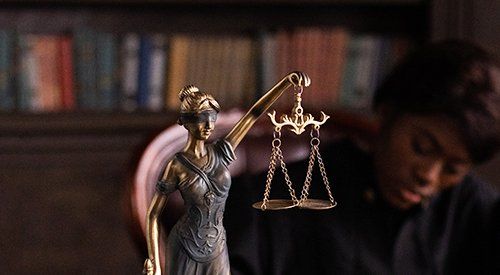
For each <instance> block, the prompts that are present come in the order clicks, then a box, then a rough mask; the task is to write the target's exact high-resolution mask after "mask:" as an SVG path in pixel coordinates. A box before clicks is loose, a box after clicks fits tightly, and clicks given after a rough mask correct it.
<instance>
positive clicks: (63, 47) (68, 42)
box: [59, 36, 76, 110]
mask: <svg viewBox="0 0 500 275" xmlns="http://www.w3.org/2000/svg"><path fill="white" fill-rule="evenodd" d="M59 54H60V65H61V67H60V69H61V71H60V81H61V104H62V108H63V109H64V110H74V109H75V107H76V99H75V91H74V88H73V85H74V84H73V83H74V78H73V74H74V70H73V41H72V38H71V37H69V36H63V37H61V38H60V40H59Z"/></svg>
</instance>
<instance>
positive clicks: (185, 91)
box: [179, 85, 200, 102]
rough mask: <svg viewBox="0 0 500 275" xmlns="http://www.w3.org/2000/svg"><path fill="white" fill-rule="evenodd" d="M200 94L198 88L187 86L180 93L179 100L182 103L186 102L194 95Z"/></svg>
mask: <svg viewBox="0 0 500 275" xmlns="http://www.w3.org/2000/svg"><path fill="white" fill-rule="evenodd" d="M198 92H200V89H198V87H196V86H194V85H187V86H184V88H182V90H181V91H180V92H179V99H180V100H181V102H182V101H184V99H185V98H186V97H187V96H188V95H190V94H192V93H198Z"/></svg>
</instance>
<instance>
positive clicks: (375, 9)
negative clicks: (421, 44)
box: [0, 0, 429, 39]
mask: <svg viewBox="0 0 500 275" xmlns="http://www.w3.org/2000/svg"><path fill="white" fill-rule="evenodd" d="M228 2H230V3H228ZM2 3H4V4H3V6H2V7H1V8H0V28H10V29H15V30H17V31H19V32H34V33H58V32H69V31H72V30H74V29H75V28H78V27H81V26H85V27H90V28H96V29H99V30H102V31H110V32H118V33H120V32H121V33H123V32H164V33H171V32H190V33H199V32H202V33H221V32H223V33H231V32H238V33H241V32H256V31H258V30H260V29H266V30H269V29H270V30H272V29H276V28H290V27H296V26H333V25H335V26H337V25H341V26H348V27H349V28H350V29H351V30H352V31H355V32H376V33H385V34H395V33H396V34H406V35H408V36H411V37H423V38H424V39H425V38H426V37H427V35H426V34H427V33H428V25H429V24H428V22H427V13H428V5H427V3H426V2H425V1H410V0H408V1H389V0H386V1H361V0H359V1H313V2H311V3H310V2H307V1H270V2H267V1H257V2H254V1H234V2H233V1H216V2H211V1H210V2H209V1H147V2H146V4H145V3H144V2H142V1H111V0H110V1H83V2H80V1H41V2H38V1H36V2H35V1H2Z"/></svg>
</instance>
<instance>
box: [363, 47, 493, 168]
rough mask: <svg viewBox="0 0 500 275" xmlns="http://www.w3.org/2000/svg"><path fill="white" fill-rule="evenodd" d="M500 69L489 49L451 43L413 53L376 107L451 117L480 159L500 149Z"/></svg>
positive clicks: (390, 80)
mask: <svg viewBox="0 0 500 275" xmlns="http://www.w3.org/2000/svg"><path fill="white" fill-rule="evenodd" d="M499 68H500V67H499V66H498V61H497V60H494V58H493V57H492V56H490V55H489V54H488V53H487V52H486V51H484V50H482V49H481V48H479V47H477V46H475V45H473V44H470V43H467V42H463V41H445V42H440V43H435V44H431V45H428V46H426V47H423V48H421V49H419V50H417V51H415V52H413V53H412V54H410V55H408V56H407V57H406V58H405V59H404V60H403V61H402V62H401V63H400V64H399V65H398V66H396V68H394V70H393V71H392V73H391V74H389V76H388V77H387V78H386V79H385V81H384V82H383V83H382V85H381V86H380V87H379V89H378V90H377V91H376V92H375V97H374V101H373V107H374V109H375V110H378V109H379V107H381V106H384V107H385V108H386V109H388V110H389V112H390V114H391V115H393V116H399V115H401V114H420V115H436V114H439V115H443V114H444V115H446V116H448V117H450V118H452V119H453V120H455V121H456V122H457V125H459V127H460V130H461V131H462V133H463V138H464V141H465V144H466V146H467V149H468V151H469V153H470V156H471V158H472V160H473V161H474V162H475V163H480V162H483V161H486V160H488V159H490V158H491V157H493V155H494V154H495V153H496V152H497V151H498V150H499V147H500V126H499V124H500V69H499Z"/></svg>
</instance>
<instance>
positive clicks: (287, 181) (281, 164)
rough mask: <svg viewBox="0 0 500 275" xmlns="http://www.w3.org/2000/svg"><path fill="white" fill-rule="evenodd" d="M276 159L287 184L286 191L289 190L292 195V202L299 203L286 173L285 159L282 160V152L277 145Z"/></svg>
mask: <svg viewBox="0 0 500 275" xmlns="http://www.w3.org/2000/svg"><path fill="white" fill-rule="evenodd" d="M277 151H278V160H279V161H280V166H281V171H282V172H283V174H284V175H285V182H286V185H287V186H288V191H289V192H290V196H291V197H292V201H293V203H294V204H295V205H296V204H298V203H299V200H298V199H297V196H296V195H295V190H294V189H293V186H292V180H291V179H290V176H289V175H288V169H287V168H286V165H285V161H284V160H283V152H282V151H281V149H280V148H279V147H278V148H277Z"/></svg>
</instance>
